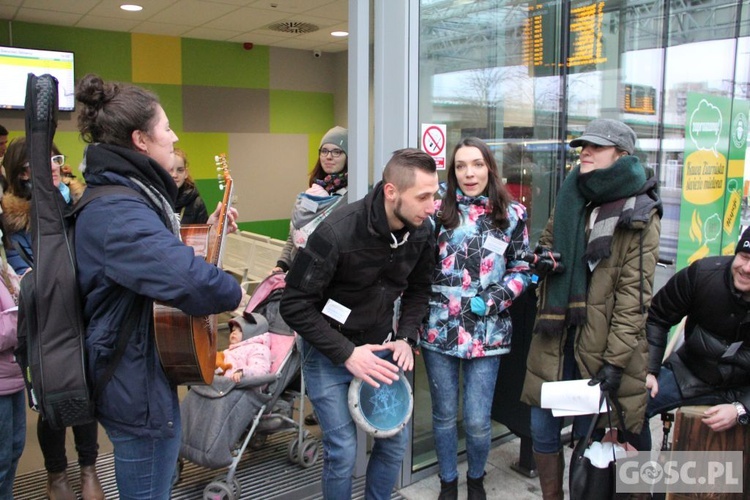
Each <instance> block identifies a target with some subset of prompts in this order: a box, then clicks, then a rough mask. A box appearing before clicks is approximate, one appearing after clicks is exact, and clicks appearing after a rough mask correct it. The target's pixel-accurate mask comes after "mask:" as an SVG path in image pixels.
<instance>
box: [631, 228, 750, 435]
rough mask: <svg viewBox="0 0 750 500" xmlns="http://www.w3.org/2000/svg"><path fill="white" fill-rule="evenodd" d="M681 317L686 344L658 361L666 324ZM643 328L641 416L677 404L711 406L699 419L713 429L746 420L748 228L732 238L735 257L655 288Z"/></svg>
mask: <svg viewBox="0 0 750 500" xmlns="http://www.w3.org/2000/svg"><path fill="white" fill-rule="evenodd" d="M683 316H687V319H686V321H685V342H684V344H683V345H682V346H680V348H679V349H677V350H676V351H675V352H673V353H672V354H671V355H670V356H669V357H668V358H667V359H666V361H665V362H664V363H663V364H662V362H661V361H662V358H663V356H664V350H665V346H666V343H667V333H668V331H669V328H670V327H672V326H673V325H676V324H677V323H679V322H680V320H681V319H682V317H683ZM646 333H647V336H648V342H649V366H648V370H649V375H648V376H647V378H646V387H647V388H648V389H650V392H651V399H650V400H649V404H648V408H647V410H646V416H647V417H649V418H650V417H652V416H654V415H656V414H659V413H662V412H664V411H668V410H671V409H673V408H677V407H679V406H687V405H711V408H709V409H708V410H706V412H705V414H704V416H703V423H704V424H706V425H708V426H709V427H710V428H711V429H712V430H714V431H717V432H720V431H725V430H727V429H730V428H732V427H734V426H735V425H737V424H741V425H747V423H748V410H747V409H748V408H750V228H748V229H746V230H745V232H744V233H743V234H742V237H741V238H740V241H739V242H738V243H737V247H736V250H735V255H734V257H732V256H721V257H706V258H704V259H701V260H698V261H696V262H694V263H692V264H691V265H690V266H689V267H687V268H684V269H682V270H680V271H679V272H678V273H676V274H675V275H674V276H673V277H672V278H671V279H670V280H669V281H668V282H667V284H666V285H664V287H663V288H662V289H661V290H659V292H658V293H657V294H656V295H655V296H654V298H653V301H652V303H651V309H650V310H649V314H648V322H647V324H646ZM657 377H658V378H657ZM646 425H648V422H646Z"/></svg>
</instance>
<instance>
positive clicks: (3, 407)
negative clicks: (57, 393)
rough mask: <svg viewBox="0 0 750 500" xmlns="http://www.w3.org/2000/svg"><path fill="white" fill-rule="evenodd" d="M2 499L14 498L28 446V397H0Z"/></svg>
mask: <svg viewBox="0 0 750 500" xmlns="http://www.w3.org/2000/svg"><path fill="white" fill-rule="evenodd" d="M0 422H2V424H0V498H11V499H12V498H13V479H14V478H15V477H16V468H17V467H18V459H20V458H21V453H22V452H23V447H24V445H25V444H26V396H25V391H24V390H20V391H18V392H16V393H14V394H8V395H5V396H0Z"/></svg>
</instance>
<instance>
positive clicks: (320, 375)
mask: <svg viewBox="0 0 750 500" xmlns="http://www.w3.org/2000/svg"><path fill="white" fill-rule="evenodd" d="M302 353H303V358H304V365H303V368H302V370H303V374H304V376H305V387H306V388H307V394H308V397H309V398H310V402H311V403H312V405H313V408H314V409H315V415H317V417H318V423H319V424H320V429H321V431H323V474H322V477H321V482H322V487H323V498H325V499H330V500H339V499H342V498H351V497H352V473H353V472H354V465H355V460H356V456H357V426H356V424H355V423H354V421H353V420H352V416H351V413H349V403H348V394H349V383H350V382H351V381H352V379H353V378H354V376H353V375H352V374H351V373H350V372H349V370H347V369H346V367H345V366H344V365H343V364H342V365H335V364H333V363H332V362H331V360H330V359H328V358H327V357H326V356H325V355H323V354H321V353H320V352H319V351H318V350H317V349H315V348H314V347H312V346H311V345H310V344H308V343H307V342H304V343H303V348H302ZM382 355H383V357H384V359H387V360H389V361H391V362H392V361H393V360H392V358H391V351H383V353H382ZM408 439H409V433H408V431H407V430H406V428H405V429H404V430H403V431H401V432H399V433H398V434H396V435H395V436H393V437H390V438H387V439H375V440H374V441H375V442H374V444H373V448H372V452H371V454H370V460H369V462H368V464H367V477H366V481H365V498H366V499H367V500H381V499H388V498H391V492H392V491H393V488H394V486H395V485H396V481H397V480H398V477H399V474H400V472H401V462H402V461H403V459H404V453H405V452H406V445H407V443H408Z"/></svg>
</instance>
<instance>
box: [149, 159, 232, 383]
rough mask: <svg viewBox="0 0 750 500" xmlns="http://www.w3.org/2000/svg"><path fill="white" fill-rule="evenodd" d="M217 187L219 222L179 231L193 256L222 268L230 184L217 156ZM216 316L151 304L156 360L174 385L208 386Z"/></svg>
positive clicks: (211, 375) (211, 376) (213, 363)
mask: <svg viewBox="0 0 750 500" xmlns="http://www.w3.org/2000/svg"><path fill="white" fill-rule="evenodd" d="M216 166H217V170H218V171H219V187H220V188H221V189H222V190H223V191H224V198H223V201H222V207H221V211H220V213H219V220H218V222H217V223H216V224H214V225H213V226H211V225H209V224H189V225H185V226H182V227H181V228H180V236H181V237H182V241H183V242H184V243H185V244H186V245H189V246H191V247H193V249H194V250H195V253H196V255H201V256H203V257H205V259H206V261H207V262H210V263H211V264H214V265H216V266H217V267H221V259H222V256H223V254H224V241H225V239H226V238H225V236H226V234H227V228H228V214H229V207H230V205H231V202H232V194H233V192H232V191H233V184H232V177H231V176H230V175H229V167H228V166H227V157H226V155H225V154H221V155H219V156H217V157H216ZM217 325H218V321H217V317H216V315H215V314H211V315H209V316H190V315H189V314H185V313H184V312H182V311H180V310H179V309H176V308H174V307H170V306H168V305H166V304H163V303H161V302H156V303H154V332H155V338H156V348H157V350H158V352H159V359H160V360H161V364H162V366H163V367H164V371H165V373H166V374H167V378H169V380H170V381H171V382H172V383H174V384H178V385H179V384H191V385H195V384H210V383H211V382H213V379H214V371H215V369H216V331H217Z"/></svg>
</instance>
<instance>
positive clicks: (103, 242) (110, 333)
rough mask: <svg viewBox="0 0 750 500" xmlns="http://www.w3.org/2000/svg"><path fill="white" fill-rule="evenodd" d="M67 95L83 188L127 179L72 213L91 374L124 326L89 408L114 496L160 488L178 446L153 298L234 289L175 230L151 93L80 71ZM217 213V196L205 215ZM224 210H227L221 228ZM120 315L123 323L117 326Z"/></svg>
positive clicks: (207, 301)
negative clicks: (111, 462)
mask: <svg viewBox="0 0 750 500" xmlns="http://www.w3.org/2000/svg"><path fill="white" fill-rule="evenodd" d="M76 99H77V100H78V101H79V102H80V103H81V106H80V113H79V115H78V129H79V131H80V133H81V137H82V138H83V140H84V141H85V142H87V143H89V145H88V146H87V148H86V151H85V154H84V166H83V167H84V169H83V170H84V172H83V176H84V178H85V180H86V184H87V186H88V187H87V189H96V188H97V187H98V186H103V185H112V184H114V185H123V186H127V187H129V188H131V189H133V190H134V191H136V192H134V193H133V194H132V195H130V194H119V193H118V194H109V195H106V196H101V197H99V198H96V199H94V200H92V201H91V202H90V203H89V204H88V205H86V206H85V207H84V209H83V210H82V211H81V212H80V214H79V215H78V218H77V220H76V224H75V250H76V261H77V264H78V269H79V273H78V285H79V287H80V290H81V296H82V298H83V308H84V320H85V322H86V349H87V363H88V374H89V377H90V379H91V380H92V381H96V380H99V379H100V377H101V376H102V374H103V373H104V372H105V370H106V369H107V367H108V366H109V364H110V362H111V361H112V358H113V356H114V353H115V351H116V350H117V342H118V339H119V337H120V336H121V335H127V336H128V340H127V344H126V348H125V351H124V354H123V355H122V358H121V360H120V361H119V363H118V364H117V366H116V369H115V371H114V373H113V374H112V376H111V379H110V380H109V382H108V383H107V384H106V385H105V386H104V388H103V389H100V390H101V395H100V396H99V397H98V398H97V400H96V401H95V403H96V417H97V419H98V420H99V422H100V423H101V424H102V426H104V429H105V430H106V431H107V435H108V436H109V439H110V441H111V442H112V444H113V445H114V459H115V475H116V478H117V489H118V491H119V495H120V498H121V499H123V500H125V499H144V498H149V499H154V500H155V499H164V500H166V499H168V498H169V495H170V489H171V483H172V476H173V472H174V468H175V465H176V463H177V457H178V453H179V449H180V433H181V426H180V409H179V402H178V399H177V390H176V387H175V386H174V385H173V384H171V383H170V381H169V380H168V379H167V376H166V374H165V372H164V369H163V368H162V365H161V363H160V361H159V355H158V352H157V350H156V342H155V340H154V332H153V329H154V326H153V315H154V307H153V304H154V301H160V302H163V303H166V304H167V305H169V306H172V307H175V308H177V309H180V310H181V311H183V312H184V313H186V314H189V315H193V316H204V315H208V314H215V313H220V312H224V311H230V310H233V309H234V308H236V307H237V306H238V304H239V302H240V298H241V297H242V290H241V289H240V286H239V284H238V283H237V281H236V280H235V279H234V278H233V277H232V276H230V275H229V274H227V273H225V272H224V271H222V270H221V269H218V268H217V267H216V266H215V265H213V264H210V263H208V262H206V260H205V259H204V258H203V257H201V256H196V255H195V253H194V251H193V249H192V248H190V247H189V246H187V245H185V244H183V243H182V241H181V240H180V233H179V229H180V224H179V221H178V220H177V216H176V215H175V207H174V203H175V200H176V198H177V185H176V184H175V182H174V181H173V180H172V178H171V177H170V174H169V172H168V170H167V168H170V167H171V166H172V164H173V162H174V143H175V142H176V141H177V135H175V133H174V132H173V131H172V129H171V128H170V127H169V120H168V119H167V115H166V113H165V112H164V109H163V108H162V107H161V105H160V104H159V100H158V98H157V97H156V95H154V94H153V93H151V92H149V91H147V90H145V89H142V88H140V87H137V86H133V85H128V84H123V83H112V82H106V83H105V82H104V81H103V80H102V79H101V78H100V77H99V76H97V75H94V74H89V75H86V76H84V77H83V78H82V79H81V80H80V81H79V83H78V85H77V87H76ZM218 213H219V208H217V210H216V211H215V212H214V213H213V214H212V215H211V216H210V217H209V219H208V223H209V224H213V223H216V222H217V218H218ZM235 217H236V212H234V211H232V210H230V213H229V223H230V226H231V227H232V229H236V224H235V223H234V219H235ZM127 317H131V318H134V320H131V321H130V322H132V323H134V325H135V326H134V328H133V329H132V331H121V330H122V329H123V325H124V324H125V323H126V318H127ZM128 330H130V329H128ZM185 334H186V335H189V334H190V332H185Z"/></svg>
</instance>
